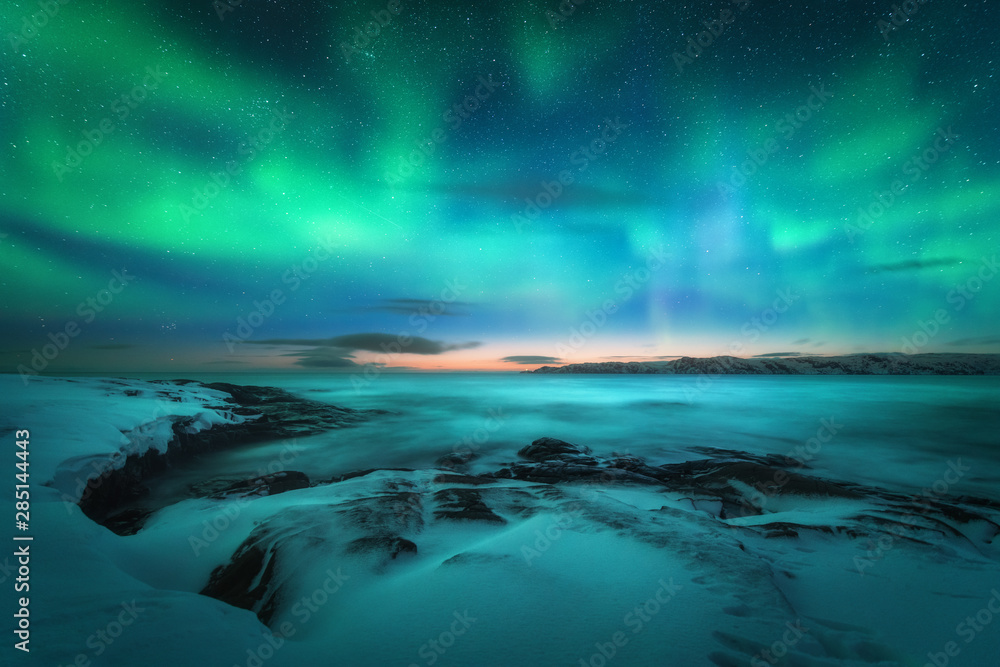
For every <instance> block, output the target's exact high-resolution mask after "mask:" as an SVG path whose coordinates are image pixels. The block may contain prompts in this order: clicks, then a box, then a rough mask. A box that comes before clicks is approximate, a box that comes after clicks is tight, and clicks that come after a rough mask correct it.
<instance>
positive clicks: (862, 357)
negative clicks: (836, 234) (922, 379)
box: [524, 353, 1000, 375]
mask: <svg viewBox="0 0 1000 667" xmlns="http://www.w3.org/2000/svg"><path fill="white" fill-rule="evenodd" d="M524 372H525V373H582V374H588V373H591V374H593V373H620V374H650V375H657V374H659V375H700V374H705V375H1000V355H997V354H930V353H928V354H912V355H909V354H898V353H879V354H851V355H843V356H834V357H793V356H788V357H754V358H750V359H741V358H739V357H730V356H719V357H707V358H692V357H681V358H679V359H672V360H670V361H653V362H649V361H628V362H623V361H601V362H591V363H581V364H568V365H566V366H542V367H541V368H538V369H535V370H533V371H524Z"/></svg>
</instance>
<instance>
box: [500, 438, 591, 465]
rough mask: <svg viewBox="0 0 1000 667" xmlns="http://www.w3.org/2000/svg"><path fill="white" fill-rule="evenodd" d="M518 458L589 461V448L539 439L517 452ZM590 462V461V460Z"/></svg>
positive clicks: (549, 439) (553, 439) (550, 439)
mask: <svg viewBox="0 0 1000 667" xmlns="http://www.w3.org/2000/svg"><path fill="white" fill-rule="evenodd" d="M517 454H518V456H521V457H523V458H526V459H528V460H529V461H536V462H541V461H577V460H579V459H590V448H589V447H581V446H580V445H574V444H571V443H568V442H565V441H563V440H557V439H556V438H539V439H538V440H535V441H534V442H532V443H531V444H530V445H528V446H527V447H525V448H523V449H522V450H521V451H519V452H518V453H517ZM591 460H592V459H591Z"/></svg>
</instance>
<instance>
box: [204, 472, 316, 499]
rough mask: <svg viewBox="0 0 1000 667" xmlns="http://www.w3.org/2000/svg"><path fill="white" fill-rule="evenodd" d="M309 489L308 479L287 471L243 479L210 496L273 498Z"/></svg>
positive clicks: (298, 473) (300, 474) (300, 473)
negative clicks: (280, 494) (286, 492)
mask: <svg viewBox="0 0 1000 667" xmlns="http://www.w3.org/2000/svg"><path fill="white" fill-rule="evenodd" d="M307 488H309V477H307V476H306V474H305V473H302V472H298V471H297V470H288V471H282V472H276V473H272V474H270V475H262V476H261V477H253V478H251V479H244V480H241V481H238V482H235V483H232V484H229V485H228V486H226V487H224V488H222V489H220V490H219V491H217V492H216V493H214V494H212V495H213V497H216V498H226V497H232V496H274V495H277V494H279V493H284V492H285V491H295V490H296V489H307Z"/></svg>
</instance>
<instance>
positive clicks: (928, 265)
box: [866, 257, 962, 273]
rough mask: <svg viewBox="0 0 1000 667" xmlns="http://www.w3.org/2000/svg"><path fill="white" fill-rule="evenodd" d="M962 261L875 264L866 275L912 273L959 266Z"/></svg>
mask: <svg viewBox="0 0 1000 667" xmlns="http://www.w3.org/2000/svg"><path fill="white" fill-rule="evenodd" d="M961 263H962V260H960V259H955V258H954V257H951V258H947V257H946V258H942V259H926V260H920V259H908V260H906V261H903V262H894V263H892V264H875V265H873V266H871V267H869V268H868V270H867V271H866V273H882V272H883V271H914V270H919V269H932V268H934V267H937V266H953V265H955V264H961Z"/></svg>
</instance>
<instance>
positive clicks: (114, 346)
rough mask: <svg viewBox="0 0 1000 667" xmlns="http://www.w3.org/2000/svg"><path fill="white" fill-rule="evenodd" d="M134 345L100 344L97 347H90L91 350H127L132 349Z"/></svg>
mask: <svg viewBox="0 0 1000 667" xmlns="http://www.w3.org/2000/svg"><path fill="white" fill-rule="evenodd" d="M133 347H135V345H132V344H131V343H101V344H98V345H91V346H90V349H91V350H127V349H129V348H133Z"/></svg>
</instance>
